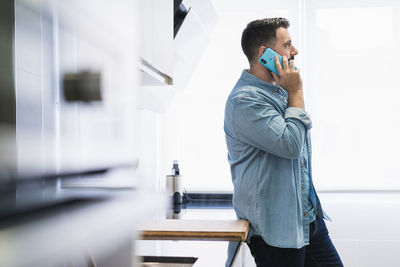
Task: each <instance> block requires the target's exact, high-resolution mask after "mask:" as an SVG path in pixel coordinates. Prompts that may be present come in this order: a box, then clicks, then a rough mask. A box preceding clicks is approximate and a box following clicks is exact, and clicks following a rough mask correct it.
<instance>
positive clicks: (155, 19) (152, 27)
mask: <svg viewBox="0 0 400 267" xmlns="http://www.w3.org/2000/svg"><path fill="white" fill-rule="evenodd" d="M140 4H141V8H140V12H139V13H140V16H141V17H140V24H141V25H140V28H141V36H142V38H141V48H140V56H141V58H142V59H143V60H144V61H146V62H147V63H148V64H150V65H151V66H152V67H153V68H154V69H156V70H158V71H159V72H161V73H163V74H166V75H168V76H169V77H172V73H173V50H172V48H173V46H172V45H173V20H174V12H173V1H172V0H146V1H140Z"/></svg>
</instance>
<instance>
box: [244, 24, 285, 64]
mask: <svg viewBox="0 0 400 267" xmlns="http://www.w3.org/2000/svg"><path fill="white" fill-rule="evenodd" d="M289 25H290V24H289V21H288V20H287V19H285V18H267V19H258V20H254V21H252V22H250V23H249V24H247V27H246V29H244V30H243V33H242V50H243V53H244V54H245V55H246V57H247V59H248V60H249V63H250V64H252V63H256V62H257V60H258V58H257V56H258V48H259V47H260V46H262V45H265V46H267V47H271V46H273V45H274V44H275V42H276V30H277V29H278V28H280V27H284V28H285V29H287V28H289Z"/></svg>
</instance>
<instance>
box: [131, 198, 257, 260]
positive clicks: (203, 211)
mask: <svg viewBox="0 0 400 267" xmlns="http://www.w3.org/2000/svg"><path fill="white" fill-rule="evenodd" d="M177 218H178V219H177V220H181V221H180V222H178V223H177V224H175V225H182V227H183V228H182V231H183V229H184V227H187V226H188V225H190V223H191V222H193V223H194V224H193V227H192V228H193V229H196V227H197V230H199V229H198V227H199V225H198V223H199V222H202V221H203V222H206V223H210V222H211V223H212V221H214V222H216V224H215V223H214V224H212V225H213V226H215V225H217V226H218V225H219V227H220V226H221V225H224V222H225V223H226V222H232V220H236V215H235V212H234V210H233V208H232V206H225V207H221V206H214V207H213V206H210V205H205V206H201V205H199V206H197V207H193V206H192V207H189V208H186V209H182V210H181V212H180V213H179V214H178V216H177ZM166 222H171V220H167V221H166ZM152 227H153V229H154V223H153V225H149V226H148V227H147V228H148V230H149V229H152ZM203 227H204V224H203ZM247 227H248V225H247ZM144 228H145V227H144ZM247 229H248V228H247ZM208 232H210V231H208ZM246 235H247V232H246ZM147 237H148V236H147ZM161 238H162V237H160V239H161ZM167 238H168V237H167ZM152 239H153V238H152ZM160 239H159V240H138V241H136V254H137V255H139V256H146V257H144V259H146V260H148V259H149V258H148V256H153V257H154V256H157V257H159V259H161V260H165V258H163V257H171V259H172V258H177V257H178V258H179V259H181V260H184V259H193V258H194V259H196V260H195V263H194V265H193V266H195V267H202V266H204V267H205V266H208V267H210V266H225V264H226V263H227V266H254V262H253V260H252V257H251V255H250V252H249V250H248V248H247V245H245V244H244V243H243V242H242V240H244V239H245V237H242V238H236V239H235V238H233V239H232V238H231V239H229V237H225V238H220V239H218V238H212V237H210V236H209V237H208V238H197V239H196V238H189V239H190V240H187V239H188V238H182V239H180V240H177V239H179V238H168V239H175V240H160ZM183 239H186V240H183ZM216 240H217V241H216ZM228 240H231V241H228ZM233 240H234V241H233ZM228 247H229V259H228ZM160 257H161V258H160ZM139 261H141V260H139ZM244 262H249V263H247V264H246V265H243V263H244ZM142 264H143V265H139V266H152V265H146V263H142ZM158 266H160V265H158ZM166 266H167V265H166ZM168 266H192V265H168Z"/></svg>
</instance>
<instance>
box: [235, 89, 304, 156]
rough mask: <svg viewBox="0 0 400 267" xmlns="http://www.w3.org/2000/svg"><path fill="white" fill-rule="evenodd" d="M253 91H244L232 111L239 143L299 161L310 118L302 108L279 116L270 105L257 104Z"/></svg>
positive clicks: (295, 108)
mask: <svg viewBox="0 0 400 267" xmlns="http://www.w3.org/2000/svg"><path fill="white" fill-rule="evenodd" d="M257 98H258V97H257V95H256V93H255V92H252V91H251V90H249V91H244V92H242V93H241V94H240V96H238V97H237V98H235V99H233V101H234V102H235V103H233V105H234V107H235V108H234V111H233V114H232V116H233V120H234V123H233V131H234V132H235V135H236V136H237V138H238V139H239V140H241V141H242V142H244V143H247V144H250V145H252V146H255V147H258V148H259V149H261V150H264V151H266V152H268V153H271V154H274V155H276V156H279V157H282V158H298V157H300V155H301V151H302V150H303V146H304V141H305V135H306V132H307V130H308V129H310V128H311V119H310V117H309V115H308V114H307V113H306V112H305V111H304V109H301V108H298V107H288V108H287V109H286V112H285V114H284V116H282V115H281V114H280V113H279V112H278V110H276V107H275V106H274V105H273V104H272V103H267V102H265V101H257Z"/></svg>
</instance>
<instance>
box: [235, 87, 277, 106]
mask: <svg viewBox="0 0 400 267" xmlns="http://www.w3.org/2000/svg"><path fill="white" fill-rule="evenodd" d="M259 99H264V100H265V99H270V95H269V94H268V92H266V91H265V89H263V88H261V87H258V86H256V85H253V84H237V85H236V86H235V88H233V90H232V92H231V94H230V95H229V97H228V100H229V101H230V102H232V103H238V102H242V101H248V100H250V101H251V100H254V101H256V100H259Z"/></svg>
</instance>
